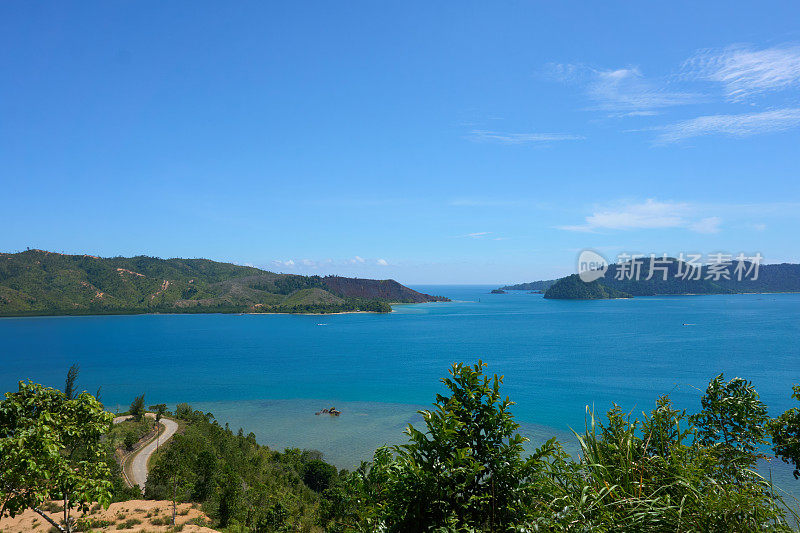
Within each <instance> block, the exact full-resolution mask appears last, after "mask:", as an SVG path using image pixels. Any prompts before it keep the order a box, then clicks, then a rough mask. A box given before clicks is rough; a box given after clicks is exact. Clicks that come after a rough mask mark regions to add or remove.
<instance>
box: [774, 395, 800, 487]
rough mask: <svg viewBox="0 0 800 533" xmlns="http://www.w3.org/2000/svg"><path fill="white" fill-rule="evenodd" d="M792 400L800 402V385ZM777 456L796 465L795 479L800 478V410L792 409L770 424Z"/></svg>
mask: <svg viewBox="0 0 800 533" xmlns="http://www.w3.org/2000/svg"><path fill="white" fill-rule="evenodd" d="M793 389H794V393H793V394H792V398H794V399H795V400H798V401H800V385H795V386H794V388H793ZM770 430H771V431H772V442H773V444H774V445H775V454H776V455H777V456H778V457H780V458H781V459H783V460H784V461H785V462H786V463H789V464H791V465H794V472H793V474H794V477H795V479H798V478H800V408H798V407H792V408H791V409H789V410H788V411H786V412H785V413H783V414H782V415H781V416H779V417H778V418H776V419H775V420H772V421H771V422H770Z"/></svg>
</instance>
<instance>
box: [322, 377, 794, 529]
mask: <svg viewBox="0 0 800 533" xmlns="http://www.w3.org/2000/svg"><path fill="white" fill-rule="evenodd" d="M483 366H484V365H482V364H479V365H475V366H472V367H470V366H466V365H463V364H458V365H454V366H453V368H452V370H451V377H450V378H447V379H445V380H444V383H445V385H446V386H447V387H448V389H449V390H450V392H451V395H450V396H441V395H440V396H437V402H436V406H435V410H434V411H422V412H421V414H422V415H423V417H424V422H425V428H424V430H418V429H415V428H413V427H409V428H408V430H407V434H408V436H409V443H408V444H406V445H404V446H399V447H393V448H381V449H379V450H377V451H376V453H375V457H374V461H373V463H372V464H371V465H368V464H364V465H362V467H361V468H360V469H359V470H358V471H356V472H354V473H352V474H349V475H347V476H342V477H341V478H340V479H339V480H338V484H337V485H335V486H333V487H332V488H330V489H328V491H326V493H325V497H326V500H325V501H324V502H323V505H322V520H323V521H324V522H325V523H326V524H327V529H328V530H329V531H341V532H344V531H364V532H367V531H387V532H433V531H436V532H462V531H463V532H467V531H470V532H473V531H503V532H509V531H587V532H588V531H637V532H639V531H653V532H660V531H706V532H712V531H713V532H717V531H718V532H728V531H752V532H755V531H790V530H791V528H790V527H789V525H788V523H787V514H788V515H791V514H793V513H792V511H791V510H789V509H788V508H787V507H786V506H785V505H784V503H783V500H782V499H781V498H780V496H778V495H777V494H776V492H775V489H774V488H773V487H772V486H771V484H770V483H769V482H767V481H766V480H765V479H763V478H762V477H760V476H759V475H758V474H756V473H754V472H753V471H751V470H750V469H749V468H748V467H749V466H750V465H752V464H753V463H754V462H755V459H756V455H755V450H756V449H757V446H758V444H759V443H760V442H762V441H763V437H764V435H765V433H764V423H765V422H766V420H765V418H764V417H763V413H764V412H765V410H764V408H763V404H762V403H761V402H760V400H759V399H758V396H757V394H755V392H754V391H753V390H752V387H751V386H750V385H749V383H746V382H743V381H742V380H732V381H731V382H730V383H726V382H724V380H723V378H722V376H719V377H718V378H716V379H715V380H714V381H712V383H711V384H710V385H709V390H708V391H707V393H706V396H705V397H704V399H703V406H704V409H703V411H702V412H701V413H699V414H698V415H697V416H695V417H687V415H686V413H685V412H683V411H679V410H677V409H675V408H674V407H673V406H672V404H671V403H670V401H669V399H668V398H667V397H666V396H665V397H662V398H659V400H658V401H657V402H656V406H655V408H654V409H653V410H652V411H651V412H650V413H648V414H645V415H644V417H643V418H642V419H632V418H631V417H630V416H629V415H625V414H624V413H623V412H622V411H621V410H620V409H619V408H618V407H616V406H615V407H614V408H612V409H611V410H610V411H609V412H608V413H607V416H606V421H605V422H601V421H598V420H596V419H595V417H594V415H593V414H592V413H589V416H588V423H587V428H586V431H585V432H584V433H583V434H581V435H577V434H576V436H577V437H578V440H579V443H580V457H579V458H578V459H577V460H575V459H573V458H571V457H570V456H569V455H567V454H566V453H565V452H564V451H563V449H562V448H561V446H560V444H559V443H558V442H557V441H556V440H555V439H553V440H551V441H549V442H547V443H546V444H544V445H543V446H542V447H540V448H539V449H538V450H536V452H535V453H534V454H533V455H531V456H530V457H528V458H523V454H522V442H523V441H524V439H523V438H522V437H520V436H519V435H518V434H517V433H516V430H517V428H518V425H517V424H516V423H515V422H514V420H513V417H512V416H511V413H510V412H509V407H510V406H511V405H512V402H510V401H509V400H508V399H507V398H506V399H502V398H501V396H500V393H499V384H500V383H501V382H502V380H501V379H500V378H498V377H497V376H495V377H494V378H492V379H490V378H488V377H487V376H485V375H484V374H483ZM732 429H733V430H734V433H735V434H732V433H731V430H732ZM794 518H796V516H795V517H794Z"/></svg>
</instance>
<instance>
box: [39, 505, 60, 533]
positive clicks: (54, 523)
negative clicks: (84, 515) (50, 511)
mask: <svg viewBox="0 0 800 533" xmlns="http://www.w3.org/2000/svg"><path fill="white" fill-rule="evenodd" d="M33 510H34V511H35V512H36V513H37V514H39V515H40V516H41V517H42V518H44V519H45V520H47V521H48V522H50V523H51V524H52V525H53V527H57V528H58V530H59V531H61V533H67V531H66V530H65V529H64V528H63V527H61V525H60V524H59V523H58V522H56V521H55V520H53V519H52V518H50V517H49V516H47V515H46V514H44V511H42V510H41V509H39V508H38V507H33Z"/></svg>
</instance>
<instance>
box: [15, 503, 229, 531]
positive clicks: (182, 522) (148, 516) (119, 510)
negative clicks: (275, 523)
mask: <svg viewBox="0 0 800 533" xmlns="http://www.w3.org/2000/svg"><path fill="white" fill-rule="evenodd" d="M43 507H44V509H43V511H44V512H45V513H46V514H47V515H48V516H49V517H50V518H52V519H53V520H54V521H55V522H61V519H62V518H61V509H63V507H62V504H61V503H60V502H47V503H46V505H44V506H43ZM77 521H78V522H77V523H78V526H79V527H80V529H79V531H114V532H117V531H120V530H125V531H132V532H139V531H147V532H152V533H155V532H160V531H164V532H166V531H183V532H185V533H214V532H215V531H217V530H216V529H211V528H209V527H207V524H210V522H211V521H210V520H209V519H208V517H207V516H206V515H205V513H203V512H202V511H201V510H200V509H199V506H198V505H196V504H190V503H180V504H178V505H177V507H176V517H175V524H176V526H177V528H173V527H172V502H171V501H164V500H128V501H124V502H117V503H112V504H111V505H110V506H109V508H108V509H103V508H102V507H101V506H100V505H99V504H96V505H94V506H93V507H92V508H91V509H90V510H89V512H87V513H84V514H83V515H80V514H78V516H77ZM50 529H55V528H53V527H52V526H51V525H50V524H49V523H48V522H47V521H46V520H44V519H43V518H42V516H41V515H39V514H38V513H36V512H34V511H33V510H31V509H28V510H27V511H24V512H23V513H21V514H19V515H17V516H15V517H14V518H8V517H6V518H4V519H3V521H2V522H0V532H5V531H8V532H9V533H11V532H14V533H33V532H41V533H46V532H47V531H49V530H50Z"/></svg>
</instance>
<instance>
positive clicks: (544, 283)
mask: <svg viewBox="0 0 800 533" xmlns="http://www.w3.org/2000/svg"><path fill="white" fill-rule="evenodd" d="M556 281H557V280H554V279H545V280H541V281H531V282H529V283H517V284H516V285H506V286H505V287H500V290H501V291H546V290H547V289H549V288H550V287H551V286H552V285H553V283H555V282H556Z"/></svg>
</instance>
